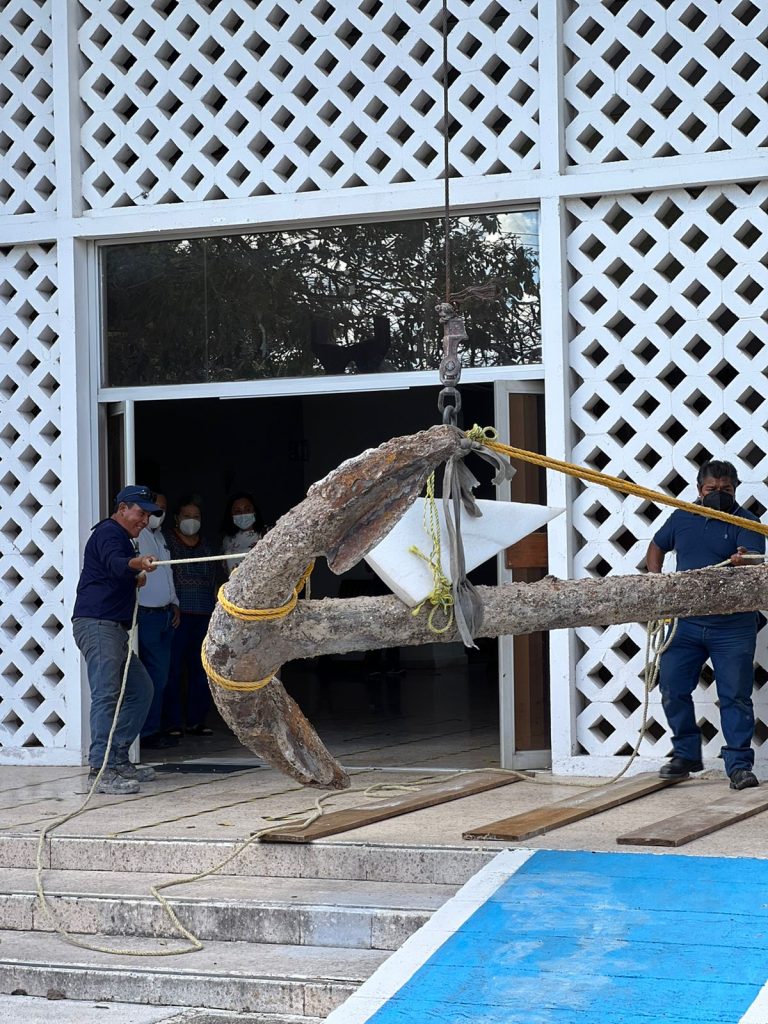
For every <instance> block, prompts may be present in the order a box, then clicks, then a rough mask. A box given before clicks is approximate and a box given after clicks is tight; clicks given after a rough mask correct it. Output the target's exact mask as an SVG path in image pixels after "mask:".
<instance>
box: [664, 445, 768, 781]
mask: <svg viewBox="0 0 768 1024" xmlns="http://www.w3.org/2000/svg"><path fill="white" fill-rule="evenodd" d="M696 482H697V485H698V491H699V497H698V501H697V504H701V505H705V506H707V507H708V508H713V509H719V510H720V511H722V512H729V513H731V514H732V515H735V516H740V517H742V518H743V519H752V520H754V521H755V522H758V519H757V518H756V517H755V516H753V515H752V513H751V512H747V510H746V509H744V508H742V507H741V506H740V505H738V504H737V503H736V497H735V495H736V488H737V486H738V484H739V478H738V474H737V472H736V469H735V468H734V466H733V465H732V464H731V463H730V462H722V461H718V460H713V461H711V462H707V463H705V464H704V465H703V466H702V467H701V469H700V470H699V473H698V476H697V479H696ZM668 551H675V552H676V554H677V568H678V570H686V569H703V568H704V567H705V566H711V565H717V564H718V563H719V562H724V561H730V562H731V564H732V565H743V564H745V560H744V557H743V556H744V555H746V554H748V553H749V554H763V553H764V552H765V538H764V537H763V536H762V535H761V534H759V533H754V532H753V531H751V530H749V529H748V528H746V527H741V526H736V525H733V524H731V523H725V522H722V521H721V520H718V519H710V518H705V517H704V516H700V515H696V514H695V513H693V512H686V511H684V510H682V509H676V510H675V511H674V512H673V513H672V515H671V516H670V517H669V519H668V520H667V521H666V523H665V524H664V525H663V526H662V527H661V529H660V530H659V531H658V532H657V533H656V535H655V537H654V538H653V540H652V541H651V543H650V545H649V546H648V554H647V556H646V561H647V565H648V571H649V572H661V567H662V563H663V561H664V555H665V553H666V552H668ZM757 623H758V613H757V612H739V613H736V614H734V615H698V616H694V617H691V618H685V619H679V620H678V623H677V630H676V632H675V636H674V639H673V640H672V643H671V644H670V646H669V648H668V649H667V651H666V652H665V653H664V654H663V655H662V657H661V662H660V674H659V686H660V688H661V700H662V706H663V708H664V713H665V714H666V716H667V721H668V722H669V727H670V729H671V730H672V759H671V760H670V762H669V763H668V764H666V765H664V767H663V768H662V769H661V771H660V772H659V775H660V776H661V778H663V779H687V778H688V776H689V774H690V773H691V772H700V771H703V769H704V765H703V764H702V761H701V733H700V731H699V727H698V725H697V724H696V714H695V711H694V706H693V691H694V690H695V689H696V686H697V685H698V682H699V677H700V675H701V670H702V668H703V666H704V662H705V661H706V660H707V659H710V660H711V662H712V668H713V669H714V673H715V685H716V687H717V695H718V698H719V702H720V724H721V727H722V731H723V736H724V737H725V746H724V747H723V748H722V751H721V756H722V758H723V761H724V762H725V770H726V773H727V774H728V777H729V778H730V780H731V789H749V788H751V787H752V786H757V785H758V781H757V779H756V777H755V775H754V773H753V771H752V767H753V765H754V761H755V755H754V751H753V750H752V746H751V744H752V735H753V733H754V729H755V714H754V710H753V707H752V688H753V685H754V661H755V643H756V641H757Z"/></svg>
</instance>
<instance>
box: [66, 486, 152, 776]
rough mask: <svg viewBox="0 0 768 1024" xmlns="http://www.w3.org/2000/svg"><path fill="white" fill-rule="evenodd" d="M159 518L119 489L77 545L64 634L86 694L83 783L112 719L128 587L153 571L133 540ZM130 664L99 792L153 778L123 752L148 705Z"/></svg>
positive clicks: (137, 492) (100, 756)
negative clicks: (68, 627) (108, 511)
mask: <svg viewBox="0 0 768 1024" xmlns="http://www.w3.org/2000/svg"><path fill="white" fill-rule="evenodd" d="M159 511H160V509H159V507H158V506H157V505H156V504H155V502H154V495H153V494H152V492H151V491H150V490H149V489H148V488H147V487H139V486H136V485H132V486H130V487H124V488H123V490H122V491H120V493H119V494H118V495H117V497H116V498H115V511H114V512H113V513H112V515H111V516H110V518H109V519H103V520H102V521H101V522H100V523H97V524H96V525H95V526H94V527H93V530H92V532H91V536H90V538H89V540H88V543H87V544H86V545H85V553H84V556H83V569H82V572H81V574H80V581H79V583H78V585H77V597H76V598H75V608H74V611H73V614H72V632H73V634H74V637H75V643H76V644H77V646H78V647H79V648H80V651H81V652H82V654H83V657H84V658H85V664H86V667H87V669H88V685H89V687H90V691H91V716H90V722H91V747H90V751H89V754H88V762H89V764H90V766H91V771H90V775H89V783H93V781H94V780H95V779H96V777H97V775H98V772H99V769H100V768H101V766H102V763H103V761H104V755H105V753H106V749H107V740H108V737H109V733H110V729H111V728H112V721H113V719H114V717H115V708H116V707H117V701H118V698H119V696H120V687H121V685H122V681H123V672H124V670H125V662H126V658H127V657H128V655H129V651H128V631H129V628H130V625H131V621H132V619H133V610H134V607H135V604H136V588H137V587H140V586H141V585H142V583H143V581H144V578H145V577H144V576H143V575H141V574H142V573H146V572H152V571H153V570H154V568H155V560H154V559H153V558H152V557H151V556H148V555H140V554H138V552H137V549H136V546H135V539H136V537H138V535H139V534H140V533H141V531H142V530H143V529H144V527H145V526H146V525H147V522H148V521H149V516H150V515H153V514H156V513H157V512H159ZM130 658H131V660H130V667H129V669H128V678H127V681H126V689H125V696H124V698H123V704H122V707H121V708H120V714H119V715H118V718H117V724H116V726H115V732H114V736H113V739H112V747H111V749H110V752H109V760H108V762H107V766H106V768H105V770H104V774H103V775H102V777H101V780H100V782H99V786H98V789H97V792H99V793H110V794H120V795H122V794H126V793H138V791H139V782H140V781H141V782H148V781H150V779H152V778H153V777H154V771H153V770H152V769H151V768H136V767H135V766H134V765H132V764H131V763H130V761H129V758H128V750H129V748H130V746H131V744H132V743H133V741H134V740H135V739H136V737H137V736H138V735H139V731H140V729H141V727H142V725H143V724H144V719H145V718H146V717H147V711H148V710H149V706H150V704H151V702H152V680H151V679H150V677H149V674H148V673H147V670H146V669H145V668H144V666H143V665H142V664H141V662H140V661H139V659H138V658H137V657H136V656H135V655H134V654H131V656H130Z"/></svg>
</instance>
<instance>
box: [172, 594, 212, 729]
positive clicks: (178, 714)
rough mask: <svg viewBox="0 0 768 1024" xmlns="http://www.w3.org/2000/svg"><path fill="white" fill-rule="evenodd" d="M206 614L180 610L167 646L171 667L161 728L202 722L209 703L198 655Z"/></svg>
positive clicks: (193, 725) (208, 619) (206, 620)
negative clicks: (184, 677)
mask: <svg viewBox="0 0 768 1024" xmlns="http://www.w3.org/2000/svg"><path fill="white" fill-rule="evenodd" d="M209 621H210V615H191V614H189V613H187V612H182V613H181V622H180V623H179V625H178V626H177V628H176V629H175V631H174V636H173V644H172V646H171V669H170V672H169V673H168V683H167V685H166V687H165V699H164V701H163V728H164V729H166V730H167V729H181V728H182V726H183V724H186V725H187V726H188V727H189V728H194V727H195V726H199V725H204V724H205V719H206V716H207V714H208V709H209V708H210V706H211V691H210V690H209V689H208V677H207V676H206V674H205V669H204V668H203V663H202V661H201V659H200V650H201V648H202V646H203V640H204V639H205V634H206V633H207V632H208V622H209ZM185 668H186V670H187V713H186V723H184V721H183V714H182V701H181V676H182V673H183V671H184V669H185Z"/></svg>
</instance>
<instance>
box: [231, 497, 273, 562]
mask: <svg viewBox="0 0 768 1024" xmlns="http://www.w3.org/2000/svg"><path fill="white" fill-rule="evenodd" d="M221 532H222V535H223V538H224V540H223V542H222V546H221V553H222V554H223V555H239V554H244V553H245V552H247V551H250V550H251V548H252V547H253V546H254V545H255V544H256V542H257V541H259V540H261V538H262V536H263V535H264V523H263V521H262V518H261V515H260V513H259V510H258V508H257V507H256V502H255V501H254V499H253V495H252V494H248V493H247V492H246V491H240V492H239V493H238V494H233V495H232V497H231V498H230V499H229V501H228V502H227V508H226V512H225V513H224V521H223V523H222V524H221ZM240 561H241V559H239V558H230V559H228V560H227V561H226V562H225V563H224V564H225V565H226V567H227V573H228V574H231V573H232V570H233V569H236V568H237V566H238V564H239V563H240Z"/></svg>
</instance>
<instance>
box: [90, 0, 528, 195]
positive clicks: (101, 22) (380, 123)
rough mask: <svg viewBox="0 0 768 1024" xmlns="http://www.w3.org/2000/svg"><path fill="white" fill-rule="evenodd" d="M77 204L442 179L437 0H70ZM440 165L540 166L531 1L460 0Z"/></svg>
mask: <svg viewBox="0 0 768 1024" xmlns="http://www.w3.org/2000/svg"><path fill="white" fill-rule="evenodd" d="M79 7H80V8H81V9H82V11H83V12H84V15H83V22H82V26H81V28H80V33H79V40H80V48H81V51H82V55H83V58H84V65H85V70H84V72H83V74H82V78H81V82H80V91H81V96H82V99H83V103H84V105H85V109H86V116H85V121H84V124H83V127H82V134H81V140H82V148H83V154H84V163H85V174H84V195H85V199H86V202H87V204H88V205H89V206H90V207H91V208H92V209H105V208H112V207H116V206H130V205H138V206H141V205H146V204H154V203H173V202H186V201H190V200H201V199H225V198H238V197H245V196H260V195H270V194H276V193H294V192H308V191H317V190H318V189H341V188H353V187H359V186H364V185H395V184H398V183H401V182H410V181H434V180H435V179H437V178H439V177H441V175H442V170H443V155H442V142H441V131H442V120H443V105H442V76H441V66H442V51H441V46H442V43H441V35H440V29H441V20H442V13H441V7H442V5H441V2H440V0H413V2H409V3H394V2H393V0H387V2H384V0H316V2H312V0H309V2H303V0H265V2H263V3H254V2H253V0H230V2H227V3H213V2H202V0H201V2H198V3H194V4H191V3H177V2H176V0H157V2H155V3H152V4H149V3H146V4H130V3H128V2H127V0H117V2H116V3H112V4H105V3H102V2H101V0H81V3H80V4H79ZM451 55H452V63H453V65H454V68H455V71H456V78H455V79H454V80H453V83H452V103H451V114H452V119H453V122H454V123H453V125H452V131H453V144H452V163H453V166H454V168H455V170H456V172H457V173H458V174H460V175H464V176H479V175H485V174H497V173H505V172H508V171H514V170H527V169H531V168H534V167H536V166H538V163H537V161H538V156H537V151H538V108H537V71H536V67H537V61H538V32H537V20H536V3H535V2H534V0H465V3H464V5H463V7H462V11H461V24H460V25H459V26H458V27H457V28H456V30H455V34H454V35H452V37H451Z"/></svg>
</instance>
